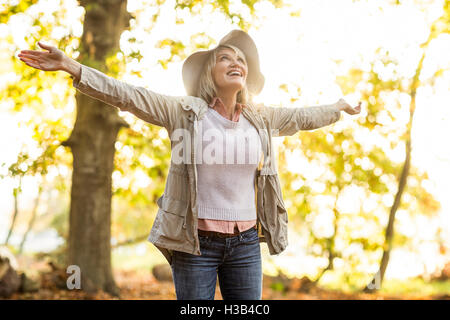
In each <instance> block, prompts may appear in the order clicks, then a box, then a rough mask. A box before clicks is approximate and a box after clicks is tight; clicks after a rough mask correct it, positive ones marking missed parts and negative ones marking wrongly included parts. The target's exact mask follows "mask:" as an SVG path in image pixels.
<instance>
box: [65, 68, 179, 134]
mask: <svg viewBox="0 0 450 320" xmlns="http://www.w3.org/2000/svg"><path fill="white" fill-rule="evenodd" d="M72 78H73V77H72ZM73 86H74V87H75V88H77V89H78V90H79V91H80V92H82V93H84V94H86V95H88V96H90V97H92V98H95V99H98V100H101V101H103V102H105V103H107V104H109V105H112V106H114V107H118V108H119V109H120V110H121V111H128V112H131V113H132V114H134V115H135V116H136V117H138V118H140V119H142V120H144V121H146V122H149V123H151V124H154V125H158V126H161V127H166V128H169V127H171V124H172V123H173V118H174V117H175V112H176V107H177V104H178V100H179V99H178V98H177V97H174V96H166V95H162V94H158V93H155V92H153V91H151V90H148V89H146V88H143V87H137V86H134V85H131V84H127V83H125V82H123V81H119V80H116V79H114V78H112V77H109V76H107V75H106V74H104V73H102V72H100V71H98V70H96V69H94V68H91V67H88V66H85V65H82V66H81V77H80V79H79V80H78V81H76V80H75V79H74V80H73Z"/></svg>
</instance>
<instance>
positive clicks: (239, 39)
mask: <svg viewBox="0 0 450 320" xmlns="http://www.w3.org/2000/svg"><path fill="white" fill-rule="evenodd" d="M224 44H230V45H233V46H235V47H238V48H239V49H240V50H241V51H242V52H243V53H244V54H245V58H246V60H247V66H248V75H247V88H248V90H249V92H250V93H252V94H254V95H256V94H258V93H260V92H261V90H262V89H263V87H264V81H265V79H264V76H263V75H262V73H261V70H260V65H259V55H258V50H257V48H256V45H255V43H254V41H253V39H252V38H251V37H250V36H249V35H248V34H247V33H246V32H245V31H242V30H232V31H231V32H230V33H228V34H227V35H226V36H224V37H223V38H222V39H221V40H220V42H219V44H218V45H217V46H216V47H215V48H213V49H210V50H206V51H197V52H195V53H193V54H191V55H190V56H189V57H187V58H186V60H185V61H184V63H183V69H182V75H183V82H184V87H185V89H186V93H187V94H188V95H190V96H195V95H196V93H197V89H198V84H199V82H200V76H201V72H202V71H203V67H204V65H205V63H206V61H207V59H208V57H209V55H210V54H211V53H212V52H213V51H214V50H215V49H217V47H219V46H220V45H224Z"/></svg>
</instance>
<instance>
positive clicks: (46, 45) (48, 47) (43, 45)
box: [38, 41, 53, 51]
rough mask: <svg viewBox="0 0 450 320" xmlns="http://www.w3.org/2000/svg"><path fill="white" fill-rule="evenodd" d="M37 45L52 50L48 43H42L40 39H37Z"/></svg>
mask: <svg viewBox="0 0 450 320" xmlns="http://www.w3.org/2000/svg"><path fill="white" fill-rule="evenodd" d="M38 45H39V47H41V48H42V49H45V50H48V51H52V49H53V47H52V46H49V45H48V44H45V43H42V42H40V41H38Z"/></svg>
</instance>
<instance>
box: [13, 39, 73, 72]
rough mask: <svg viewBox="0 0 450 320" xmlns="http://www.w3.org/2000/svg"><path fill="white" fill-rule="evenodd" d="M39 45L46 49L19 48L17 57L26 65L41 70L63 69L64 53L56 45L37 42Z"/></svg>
mask: <svg viewBox="0 0 450 320" xmlns="http://www.w3.org/2000/svg"><path fill="white" fill-rule="evenodd" d="M38 44H39V46H40V47H41V48H43V49H45V50H47V51H48V52H47V51H37V50H21V51H20V53H19V54H18V57H19V58H20V60H21V61H23V62H25V63H26V65H27V66H30V67H33V68H36V69H39V70H43V71H58V70H63V69H64V60H65V58H66V55H65V54H64V52H62V51H61V50H59V49H58V48H56V47H53V46H49V45H46V44H43V43H41V42H38Z"/></svg>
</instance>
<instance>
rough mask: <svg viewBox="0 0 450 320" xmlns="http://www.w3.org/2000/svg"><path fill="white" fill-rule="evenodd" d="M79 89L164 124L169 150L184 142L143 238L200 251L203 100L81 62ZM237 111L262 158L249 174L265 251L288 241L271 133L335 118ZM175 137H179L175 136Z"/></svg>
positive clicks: (331, 109) (293, 111) (327, 111)
mask: <svg viewBox="0 0 450 320" xmlns="http://www.w3.org/2000/svg"><path fill="white" fill-rule="evenodd" d="M73 85H74V87H76V88H77V89H78V90H79V91H80V92H82V93H84V94H87V95H89V96H91V97H93V98H95V99H99V100H101V101H103V102H105V103H107V104H110V105H112V106H115V107H118V108H119V109H120V110H122V111H129V112H131V113H133V114H134V115H135V116H137V117H138V118H140V119H142V120H144V121H146V122H149V123H151V124H154V125H158V126H162V127H165V128H166V129H167V131H168V133H169V137H170V138H171V147H172V151H173V150H174V148H175V147H176V146H177V145H178V143H184V145H183V147H184V148H185V149H184V150H187V151H188V152H186V158H185V161H183V162H182V163H180V161H178V160H177V161H174V152H172V155H171V165H170V169H169V173H168V176H167V181H166V185H165V189H164V193H163V195H162V196H161V197H160V198H159V199H158V200H157V204H158V207H159V209H158V212H157V215H156V218H155V221H154V224H153V226H152V229H151V231H150V236H149V238H148V240H149V241H150V242H151V243H153V244H154V245H155V246H156V247H157V248H158V249H159V250H160V251H161V252H162V254H163V255H164V256H165V257H166V259H167V261H168V262H169V264H171V261H172V253H173V250H178V251H184V252H187V253H190V254H194V255H200V254H201V253H200V247H199V239H198V235H197V170H196V165H195V159H196V154H195V151H196V148H195V146H194V143H190V141H188V140H190V139H192V140H191V141H196V134H197V132H198V121H199V120H201V119H202V118H203V116H204V114H205V112H206V110H207V109H208V105H207V103H206V101H204V100H203V99H201V98H197V97H193V96H168V95H162V94H158V93H155V92H153V91H151V90H148V89H145V88H142V87H136V86H133V85H130V84H126V83H124V82H121V81H118V80H115V79H113V78H111V77H108V76H106V75H105V74H103V73H101V72H99V71H97V70H95V69H93V68H90V67H87V66H82V72H81V79H80V80H79V81H78V82H76V81H74V83H73ZM247 106H248V108H244V109H243V111H242V114H241V115H243V116H244V117H246V118H247V119H248V120H249V121H250V122H251V123H252V124H253V125H254V126H255V127H256V129H257V131H258V132H259V135H260V138H261V142H262V147H263V154H264V159H263V161H262V162H261V163H260V166H259V169H258V172H257V177H256V179H255V189H256V203H257V226H258V235H259V241H260V242H266V243H267V246H268V248H269V253H270V254H271V255H274V254H279V253H280V252H282V251H283V250H284V249H285V248H286V246H287V245H288V235H287V223H288V215H287V212H286V208H285V205H284V201H283V196H282V193H281V188H280V181H279V178H278V172H277V168H276V162H275V156H274V151H273V150H272V136H287V135H293V134H295V133H296V132H297V131H299V130H312V129H316V128H320V127H323V126H326V125H330V124H332V123H334V122H336V121H338V120H339V119H340V116H341V114H340V111H339V109H338V107H337V106H336V105H325V106H316V107H308V108H274V107H266V106H263V105H259V106H256V105H253V104H248V105H247ZM180 129H181V130H183V131H184V132H187V133H188V134H189V138H190V139H179V138H177V139H175V138H174V136H175V134H174V133H175V131H177V130H178V131H177V132H179V130H180ZM180 140H181V141H180Z"/></svg>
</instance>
